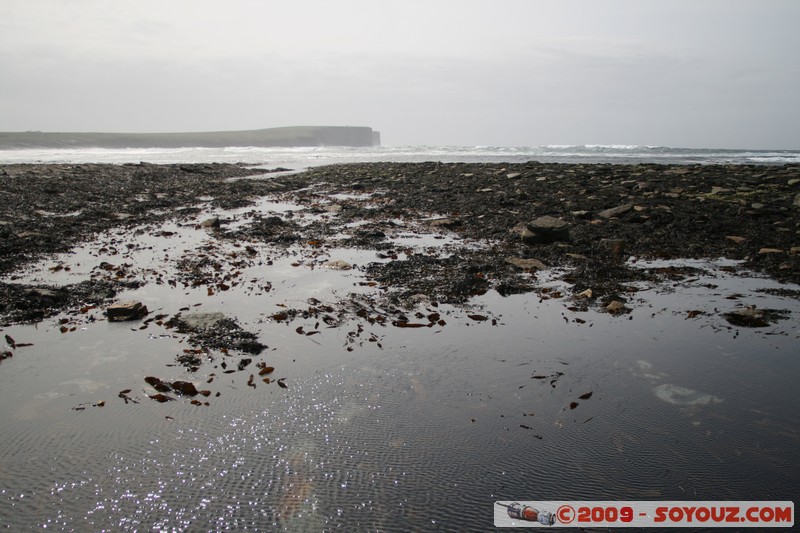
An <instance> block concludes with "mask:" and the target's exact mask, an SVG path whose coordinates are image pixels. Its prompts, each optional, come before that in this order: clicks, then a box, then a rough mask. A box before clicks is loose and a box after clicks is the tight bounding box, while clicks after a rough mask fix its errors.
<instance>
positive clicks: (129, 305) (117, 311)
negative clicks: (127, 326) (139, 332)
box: [106, 300, 147, 322]
mask: <svg viewBox="0 0 800 533" xmlns="http://www.w3.org/2000/svg"><path fill="white" fill-rule="evenodd" d="M146 314H147V307H146V306H144V305H143V304H142V302H137V301H133V300H131V301H127V302H116V303H113V304H111V305H109V306H108V309H106V315H108V321H109V322H122V321H125V320H136V319H137V318H141V317H143V316H145V315H146Z"/></svg>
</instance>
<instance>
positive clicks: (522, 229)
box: [511, 224, 540, 244]
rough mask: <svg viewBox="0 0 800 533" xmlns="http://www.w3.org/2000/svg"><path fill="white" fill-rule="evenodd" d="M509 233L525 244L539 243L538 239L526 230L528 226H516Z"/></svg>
mask: <svg viewBox="0 0 800 533" xmlns="http://www.w3.org/2000/svg"><path fill="white" fill-rule="evenodd" d="M511 233H513V234H515V235H518V236H519V238H520V240H521V241H522V242H524V243H525V244H536V243H537V242H540V241H539V237H538V236H537V235H536V234H535V233H534V232H532V231H531V230H529V229H528V226H526V225H525V224H517V225H516V226H515V227H514V228H513V229H512V230H511Z"/></svg>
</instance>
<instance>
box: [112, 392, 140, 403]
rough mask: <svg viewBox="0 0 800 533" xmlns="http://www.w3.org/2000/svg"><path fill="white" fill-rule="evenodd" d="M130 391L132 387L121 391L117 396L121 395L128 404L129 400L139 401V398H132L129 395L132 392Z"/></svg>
mask: <svg viewBox="0 0 800 533" xmlns="http://www.w3.org/2000/svg"><path fill="white" fill-rule="evenodd" d="M130 392H131V389H125V390H122V391H119V394H117V396H119V397H120V398H122V399H123V400H125V403H126V404H127V403H128V402H132V403H139V400H137V399H135V398H131V397H130V396H128V394H130Z"/></svg>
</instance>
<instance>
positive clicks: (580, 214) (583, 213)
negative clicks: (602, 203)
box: [570, 210, 591, 218]
mask: <svg viewBox="0 0 800 533" xmlns="http://www.w3.org/2000/svg"><path fill="white" fill-rule="evenodd" d="M570 215H572V216H574V217H575V218H589V217H590V216H591V213H589V211H584V210H581V211H573V212H572V213H570Z"/></svg>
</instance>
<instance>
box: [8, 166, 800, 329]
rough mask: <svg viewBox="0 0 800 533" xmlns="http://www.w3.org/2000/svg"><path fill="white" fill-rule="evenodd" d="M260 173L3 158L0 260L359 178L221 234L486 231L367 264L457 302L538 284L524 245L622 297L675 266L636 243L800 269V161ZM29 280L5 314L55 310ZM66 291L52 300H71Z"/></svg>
mask: <svg viewBox="0 0 800 533" xmlns="http://www.w3.org/2000/svg"><path fill="white" fill-rule="evenodd" d="M263 173H264V171H263V170H259V169H249V168H245V167H244V166H241V165H224V164H209V165H202V164H200V165H151V164H146V163H143V164H135V165H133V164H129V165H95V164H89V165H8V166H2V167H0V200H2V201H0V273H5V274H8V273H13V271H14V270H16V269H19V268H21V267H22V266H24V265H25V264H27V263H29V262H31V261H33V260H36V259H38V258H41V257H44V256H45V255H47V254H51V253H55V252H62V251H66V250H68V249H70V247H72V246H73V245H75V244H76V243H78V242H80V241H82V240H85V239H87V238H90V237H91V236H92V235H95V234H97V233H99V232H101V231H104V230H107V229H110V228H114V227H133V226H135V225H139V224H144V223H152V222H157V221H160V220H164V219H167V218H170V217H176V216H178V215H179V214H180V213H181V210H184V212H185V210H186V209H190V208H193V207H194V206H196V205H198V204H199V203H200V201H201V198H203V197H213V201H212V202H211V203H212V205H214V206H218V207H222V208H232V207H241V206H246V205H248V204H249V203H251V202H252V201H253V200H254V199H256V198H258V197H259V196H264V195H270V194H272V195H276V196H277V197H282V198H288V199H291V200H292V201H295V202H298V203H300V204H303V205H305V206H307V208H308V209H309V210H311V211H314V210H318V211H320V212H322V211H323V210H324V209H326V208H329V207H330V201H331V196H330V195H332V194H335V193H350V194H357V195H359V197H360V198H362V199H367V201H366V202H364V201H347V200H334V203H335V204H336V207H338V209H337V210H336V211H335V213H336V215H335V216H330V217H321V218H320V219H319V220H317V221H314V222H313V223H312V224H310V225H304V226H301V225H299V224H296V223H294V222H293V221H292V220H291V215H290V214H287V215H285V216H283V217H274V216H273V217H267V218H258V217H256V218H255V219H254V222H253V223H252V224H251V225H249V226H247V227H244V228H241V229H238V230H236V231H233V232H226V231H225V230H224V228H223V229H222V230H221V231H220V232H219V236H220V238H228V239H241V238H247V239H251V240H252V239H255V240H262V241H264V242H269V243H272V244H274V245H275V246H288V245H290V244H297V243H300V244H307V243H318V242H324V241H325V239H327V238H329V237H332V236H335V235H337V234H339V233H341V231H342V228H343V227H344V225H345V224H348V223H352V222H360V223H362V224H363V225H361V226H360V227H359V228H358V229H357V230H355V231H353V232H352V236H351V237H350V238H348V239H347V240H345V241H343V242H341V244H344V245H346V246H355V247H362V248H367V249H374V250H376V252H379V253H381V254H382V257H393V256H395V255H396V254H397V253H399V252H402V251H403V250H398V249H396V245H393V244H391V243H389V242H388V241H387V240H386V235H387V233H390V232H391V230H392V229H393V226H394V225H395V221H396V220H398V219H401V220H413V221H416V222H420V221H422V222H424V223H425V224H429V225H430V226H431V229H432V231H437V232H455V233H457V234H459V235H461V236H463V237H466V238H469V239H478V240H480V241H481V242H482V243H484V244H483V246H479V247H474V248H471V249H465V250H463V251H460V252H458V253H457V254H455V255H445V254H437V253H436V252H431V253H417V254H409V255H408V259H407V260H405V261H389V262H384V263H373V264H370V265H367V266H366V267H365V269H364V270H365V272H366V274H367V276H368V277H369V278H371V279H372V280H374V281H375V282H377V283H379V284H381V285H382V286H387V287H390V288H392V289H394V291H393V295H394V297H395V298H396V299H398V300H400V301H399V302H396V303H402V300H403V299H409V298H412V297H414V296H415V295H420V294H421V295H424V296H426V297H427V298H429V299H431V300H432V301H442V302H454V303H458V302H464V301H466V300H467V299H468V298H469V297H471V296H472V295H475V294H481V293H483V292H486V291H487V290H491V289H494V290H497V291H498V292H500V293H501V294H514V293H518V292H526V291H529V290H533V289H534V286H533V281H532V280H531V279H530V278H524V277H520V276H518V274H519V272H520V271H521V270H523V269H525V268H526V267H525V266H524V264H521V263H520V262H519V261H518V260H519V259H536V260H538V261H541V262H542V263H544V264H545V265H547V266H556V267H564V268H565V269H567V271H568V274H567V280H568V281H570V282H572V283H573V285H574V291H575V292H580V291H583V290H584V289H587V288H591V289H592V291H593V293H594V298H596V299H598V298H599V301H601V302H605V301H609V300H610V299H618V297H619V295H620V294H622V293H624V292H625V290H626V288H625V284H626V283H629V282H631V281H634V280H636V281H639V280H649V279H658V278H663V276H664V275H665V273H664V272H659V271H655V270H653V271H646V270H642V269H633V268H631V267H630V266H629V263H627V259H628V258H629V257H631V256H633V257H637V258H717V257H727V258H731V259H741V260H744V268H747V269H752V270H755V271H760V272H764V273H766V274H768V275H769V276H771V277H773V278H775V279H778V280H783V281H791V282H795V283H800V249H799V248H798V245H799V244H800V243H798V240H800V239H799V238H798V233H799V232H800V166H798V165H785V166H744V165H726V166H717V165H705V166H704V165H692V166H688V165H674V166H673V165H649V164H646V165H607V164H552V163H548V164H542V163H536V162H529V163H522V164H497V163H493V164H466V163H458V164H443V163H402V164H401V163H366V164H348V165H337V166H329V167H318V168H314V169H311V170H309V171H306V172H302V173H296V174H276V175H275V176H274V177H272V178H270V179H259V180H249V179H240V180H229V179H228V178H238V177H245V176H249V175H254V174H263ZM326 202H328V204H327V206H326V205H325V203H326ZM543 216H550V217H555V218H557V219H560V220H562V221H565V222H567V223H568V229H567V231H568V234H567V235H566V236H564V235H561V236H560V237H559V238H557V239H546V240H544V241H542V240H537V239H536V238H530V231H528V230H529V229H530V227H529V226H530V224H531V223H532V222H533V221H534V220H535V219H537V218H539V217H543ZM526 232H527V233H526ZM515 261H516V263H515ZM521 265H522V266H521ZM32 289H33V288H31V287H26V288H19V287H10V286H9V285H8V284H6V283H0V298H1V299H2V303H0V313H2V314H3V315H4V316H5V317H6V319H9V317H11V318H12V319H13V318H24V319H29V320H35V319H37V318H39V317H41V316H46V315H47V311H46V309H44V310H43V309H42V307H43V306H44V305H45V304H47V305H50V304H52V302H47V301H45V300H48V298H49V299H50V300H52V299H53V298H50V297H47V298H44V299H43V298H41V297H36V298H32V297H31V295H32V294H34V293H31V292H30V291H31V290H32ZM68 290H69V289H68V288H64V289H62V291H68ZM102 290H103V291H105V292H106V293H107V294H110V293H112V292H113V290H114V287H102ZM54 298H55V300H58V302H60V303H58V302H56V303H57V305H53V306H51V307H54V308H58V307H59V306H61V305H66V303H65V302H71V301H72V300H70V299H69V298H67V297H66V296H64V295H61V294H60V293H59V294H57V295H56V297H54ZM94 299H96V298H94ZM39 300H42V301H41V302H40V301H39ZM37 302H38V303H37Z"/></svg>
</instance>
